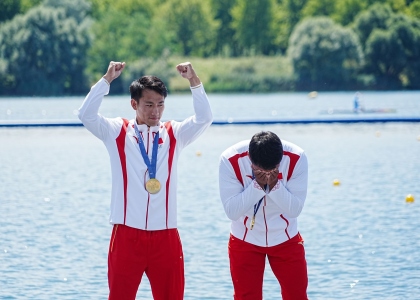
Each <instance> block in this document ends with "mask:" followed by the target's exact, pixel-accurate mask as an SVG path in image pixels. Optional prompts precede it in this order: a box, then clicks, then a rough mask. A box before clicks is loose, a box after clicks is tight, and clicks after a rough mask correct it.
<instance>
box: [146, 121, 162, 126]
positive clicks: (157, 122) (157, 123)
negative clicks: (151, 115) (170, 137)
mask: <svg viewBox="0 0 420 300" xmlns="http://www.w3.org/2000/svg"><path fill="white" fill-rule="evenodd" d="M159 122H160V119H150V120H149V122H148V124H147V125H149V126H150V127H152V126H157V125H159Z"/></svg>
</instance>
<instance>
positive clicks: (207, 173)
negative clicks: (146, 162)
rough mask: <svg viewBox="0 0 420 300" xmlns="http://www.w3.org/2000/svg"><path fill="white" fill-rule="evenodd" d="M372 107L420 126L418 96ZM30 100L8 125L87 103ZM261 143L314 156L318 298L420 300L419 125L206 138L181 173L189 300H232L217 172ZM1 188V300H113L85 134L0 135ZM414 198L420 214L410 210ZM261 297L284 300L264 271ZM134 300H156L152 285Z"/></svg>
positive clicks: (98, 171) (332, 103)
mask: <svg viewBox="0 0 420 300" xmlns="http://www.w3.org/2000/svg"><path fill="white" fill-rule="evenodd" d="M352 95H353V94H352V93H329V94H320V95H319V97H318V98H317V99H316V100H309V99H308V98H307V97H306V94H270V95H247V96H241V95H229V96H226V95H225V96H223V95H210V98H211V102H212V107H213V110H214V114H215V119H218V120H222V119H227V118H234V119H254V118H260V119H262V118H266V119H272V118H282V117H288V116H291V117H313V116H317V115H318V114H319V112H320V111H321V110H324V109H328V108H330V107H334V108H351V105H352V103H351V101H352ZM364 96H365V97H364V100H365V105H366V107H369V108H377V107H386V108H396V109H397V115H407V116H419V115H420V93H419V92H411V93H366V94H364ZM31 100H32V101H29V100H28V99H7V98H3V99H0V121H1V120H20V119H23V120H27V119H34V120H35V119H36V120H39V119H75V118H76V117H75V115H74V114H73V111H74V110H75V109H77V107H78V106H79V105H80V103H81V101H82V99H81V98H60V99H53V98H47V99H45V98H40V99H31ZM33 100H36V101H33ZM190 106H191V105H190V100H189V96H182V95H180V96H170V97H168V100H167V108H166V111H165V115H164V118H163V119H165V120H166V119H169V118H174V119H182V118H184V117H185V116H187V115H188V114H190V113H191V111H192V109H191V107H190ZM102 112H103V113H104V114H106V115H108V116H116V115H121V116H125V117H129V118H130V117H131V116H132V110H131V109H130V108H129V101H128V100H127V99H126V97H125V98H124V97H109V98H108V99H107V101H106V102H105V103H104V106H103V109H102ZM260 130H271V131H274V132H276V133H277V134H278V135H279V136H280V137H281V138H283V139H285V140H289V141H292V142H294V143H296V144H298V145H300V146H301V147H302V148H303V149H305V150H306V152H307V156H308V159H309V166H310V169H309V190H308V196H307V200H306V204H305V207H304V209H303V212H302V214H301V217H300V222H299V227H300V231H301V233H302V235H303V237H304V239H305V245H306V255H307V261H308V271H309V288H308V293H309V297H310V299H418V298H419V296H418V295H420V251H419V249H420V232H419V230H418V228H419V227H420V218H419V216H420V207H419V203H420V141H419V140H418V139H419V138H420V137H419V136H420V123H405V124H398V123H387V124H384V123H377V124H351V125H345V124H330V125H316V124H313V125H270V126H263V125H261V126H258V125H248V126H237V125H236V126H235V125H227V126H214V125H213V126H211V127H210V128H209V130H208V131H207V132H206V133H205V134H204V135H203V136H202V137H200V138H199V139H198V140H197V141H196V142H195V143H193V144H192V145H190V146H188V147H187V148H186V149H185V150H184V152H183V154H182V156H181V159H180V161H179V173H178V176H179V191H178V199H179V203H178V216H179V218H178V224H179V231H180V234H181V238H182V240H183V246H184V254H185V271H186V289H185V299H232V284H231V279H230V274H229V267H228V266H229V264H228V257H227V240H228V236H229V220H228V219H227V217H226V216H225V214H224V212H223V208H222V205H221V203H220V200H219V195H218V179H217V176H218V174H217V173H218V159H219V155H220V153H221V152H222V151H223V150H224V149H225V148H227V147H228V146H230V145H231V144H233V143H234V142H237V141H240V140H242V139H248V138H250V136H252V134H254V133H255V132H258V131H260ZM198 153H201V155H197V154H198ZM335 178H337V179H339V180H340V182H341V185H340V186H338V187H337V186H333V185H332V181H333V180H334V179H335ZM0 182H1V184H0V299H40V300H49V299H106V298H107V293H108V286H107V277H106V272H107V250H108V239H109V235H110V232H111V226H110V225H109V224H108V212H109V199H110V168H109V162H108V154H107V152H106V150H105V147H104V146H103V145H102V143H101V142H100V141H99V140H97V139H96V138H94V137H93V135H91V134H90V133H89V132H87V130H85V129H84V128H82V127H80V128H60V127H58V128H13V129H6V128H0ZM407 194H413V195H414V196H415V197H416V202H415V203H411V204H409V203H406V202H405V197H406V195H407ZM264 298H265V299H279V298H280V296H279V287H278V284H277V282H276V280H275V278H274V276H273V275H272V274H271V272H270V270H269V266H268V265H267V270H266V277H265V281H264ZM138 299H152V298H151V292H150V288H149V284H148V282H147V278H144V279H143V281H142V285H141V286H140V289H139V292H138Z"/></svg>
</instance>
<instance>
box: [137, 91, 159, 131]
mask: <svg viewBox="0 0 420 300" xmlns="http://www.w3.org/2000/svg"><path fill="white" fill-rule="evenodd" d="M131 106H132V107H133V109H134V110H135V111H136V120H137V123H138V124H146V125H147V126H156V125H158V124H159V122H160V118H161V117H162V114H163V111H164V109H165V97H163V96H162V95H160V94H159V93H157V92H155V91H153V90H147V89H146V90H143V93H142V97H141V98H140V99H139V102H136V100H134V99H131Z"/></svg>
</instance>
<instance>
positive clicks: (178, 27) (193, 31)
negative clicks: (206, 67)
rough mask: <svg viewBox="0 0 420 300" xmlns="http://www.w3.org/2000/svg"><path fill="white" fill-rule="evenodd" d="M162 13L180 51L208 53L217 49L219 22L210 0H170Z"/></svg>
mask: <svg viewBox="0 0 420 300" xmlns="http://www.w3.org/2000/svg"><path fill="white" fill-rule="evenodd" d="M159 13H161V14H162V17H163V18H164V19H165V26H166V30H167V31H168V32H171V34H170V35H171V37H172V38H173V40H172V43H173V44H174V45H175V46H174V47H173V48H174V49H176V50H177V51H179V52H178V54H180V55H184V56H191V55H192V56H204V57H206V56H210V55H211V54H214V53H215V49H216V34H217V29H218V27H219V22H218V21H217V20H215V19H214V16H213V13H212V9H211V5H210V2H207V1H201V0H190V1H184V0H168V1H167V2H166V3H165V4H164V6H163V7H162V8H161V10H160V12H159Z"/></svg>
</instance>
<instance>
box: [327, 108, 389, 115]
mask: <svg viewBox="0 0 420 300" xmlns="http://www.w3.org/2000/svg"><path fill="white" fill-rule="evenodd" d="M396 112H397V110H396V109H394V108H372V109H360V110H354V109H339V108H329V109H327V110H323V111H321V114H329V115H335V114H352V115H354V114H356V115H357V114H393V113H396Z"/></svg>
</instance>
